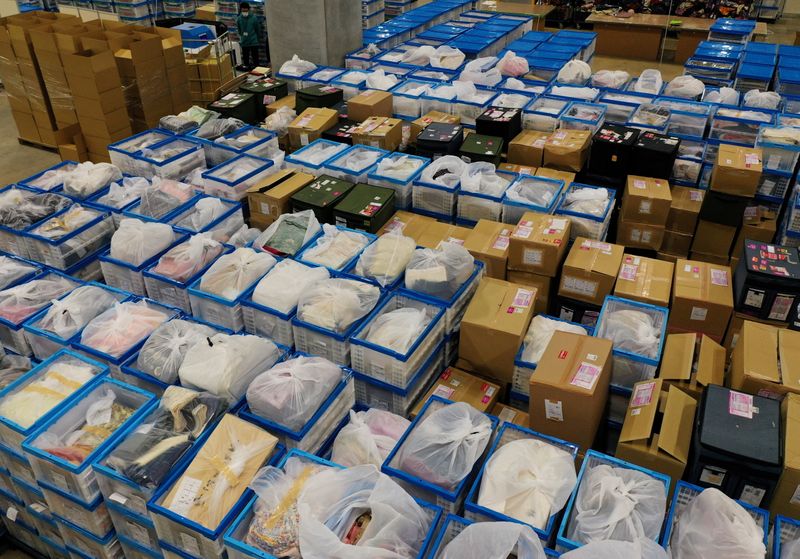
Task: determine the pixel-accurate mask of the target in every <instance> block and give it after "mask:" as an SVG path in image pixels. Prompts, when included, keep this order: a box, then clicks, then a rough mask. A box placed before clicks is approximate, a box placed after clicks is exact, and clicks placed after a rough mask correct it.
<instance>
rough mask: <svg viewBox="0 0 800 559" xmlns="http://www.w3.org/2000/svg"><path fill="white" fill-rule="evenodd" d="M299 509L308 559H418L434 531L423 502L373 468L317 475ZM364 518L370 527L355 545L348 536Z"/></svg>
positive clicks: (304, 553) (305, 558) (302, 549)
mask: <svg viewBox="0 0 800 559" xmlns="http://www.w3.org/2000/svg"><path fill="white" fill-rule="evenodd" d="M297 509H298V511H299V513H300V552H301V554H302V556H303V559H413V558H414V557H417V556H418V555H419V553H420V549H421V547H422V543H423V542H424V541H425V534H426V532H427V531H428V529H429V528H430V521H429V520H428V517H427V515H426V514H425V512H424V511H423V510H422V508H421V507H420V506H419V505H418V504H417V502H416V501H415V500H414V499H413V498H412V497H411V496H410V495H409V494H408V493H406V492H405V491H404V490H403V488H402V487H400V486H399V485H398V484H397V483H395V482H394V481H393V480H392V479H391V478H389V477H388V476H386V475H385V474H382V473H381V472H380V471H379V470H378V468H377V467H375V466H373V465H365V466H355V467H353V468H347V469H343V470H341V469H338V468H331V469H328V470H323V471H321V472H319V473H317V474H316V475H314V477H312V478H311V479H310V480H309V481H308V483H307V484H306V487H305V489H304V491H303V492H302V493H301V495H300V498H299V499H298V502H297ZM364 513H369V515H370V520H369V523H368V524H365V526H364V528H363V532H362V533H361V537H360V539H359V540H358V542H357V544H354V545H350V544H348V543H347V536H348V533H349V532H350V531H351V529H352V528H353V525H354V523H355V522H356V520H357V519H358V518H359V516H361V515H362V514H364Z"/></svg>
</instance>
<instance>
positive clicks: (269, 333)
mask: <svg viewBox="0 0 800 559" xmlns="http://www.w3.org/2000/svg"><path fill="white" fill-rule="evenodd" d="M254 289H255V286H253V287H252V288H250V289H249V290H248V291H247V292H246V293H245V295H244V297H243V298H242V299H241V307H242V318H243V321H244V331H245V332H247V333H248V334H253V335H256V336H261V337H263V338H269V339H271V340H274V341H275V342H277V343H279V344H281V345H284V346H286V347H294V333H293V331H292V319H293V318H294V316H295V313H296V312H297V308H296V307H295V308H294V309H292V310H291V311H290V312H288V313H282V312H280V311H278V310H276V309H272V308H269V307H265V306H264V305H260V304H258V303H256V302H255V301H253V290H254Z"/></svg>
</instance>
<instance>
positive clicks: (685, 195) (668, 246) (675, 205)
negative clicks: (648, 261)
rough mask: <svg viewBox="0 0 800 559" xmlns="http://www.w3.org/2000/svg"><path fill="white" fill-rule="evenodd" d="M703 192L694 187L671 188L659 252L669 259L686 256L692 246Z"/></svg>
mask: <svg viewBox="0 0 800 559" xmlns="http://www.w3.org/2000/svg"><path fill="white" fill-rule="evenodd" d="M704 196H705V193H704V192H703V191H702V190H698V189H696V188H688V187H685V186H675V187H673V188H672V202H670V206H669V214H668V215H667V224H666V231H664V240H663V241H662V242H661V253H662V255H666V258H667V259H669V260H674V259H677V258H688V257H689V248H690V247H691V246H692V236H693V235H694V231H695V229H696V228H697V219H698V217H699V215H700V207H701V206H702V204H703V198H704Z"/></svg>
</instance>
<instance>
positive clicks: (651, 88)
mask: <svg viewBox="0 0 800 559" xmlns="http://www.w3.org/2000/svg"><path fill="white" fill-rule="evenodd" d="M663 85H664V79H663V78H662V77H661V72H660V71H659V70H656V69H654V68H648V69H647V70H644V71H643V72H642V73H641V74H640V75H639V77H638V78H637V79H636V81H635V82H634V84H633V90H634V91H635V92H637V93H650V94H652V95H658V94H659V93H661V87H662V86H663Z"/></svg>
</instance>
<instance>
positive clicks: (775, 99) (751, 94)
mask: <svg viewBox="0 0 800 559" xmlns="http://www.w3.org/2000/svg"><path fill="white" fill-rule="evenodd" d="M780 105H781V96H780V94H778V93H775V92H774V91H759V90H758V89H751V90H750V91H748V92H747V93H745V94H744V106H745V107H753V108H756V109H777V108H778V107H780Z"/></svg>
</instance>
